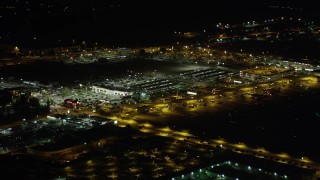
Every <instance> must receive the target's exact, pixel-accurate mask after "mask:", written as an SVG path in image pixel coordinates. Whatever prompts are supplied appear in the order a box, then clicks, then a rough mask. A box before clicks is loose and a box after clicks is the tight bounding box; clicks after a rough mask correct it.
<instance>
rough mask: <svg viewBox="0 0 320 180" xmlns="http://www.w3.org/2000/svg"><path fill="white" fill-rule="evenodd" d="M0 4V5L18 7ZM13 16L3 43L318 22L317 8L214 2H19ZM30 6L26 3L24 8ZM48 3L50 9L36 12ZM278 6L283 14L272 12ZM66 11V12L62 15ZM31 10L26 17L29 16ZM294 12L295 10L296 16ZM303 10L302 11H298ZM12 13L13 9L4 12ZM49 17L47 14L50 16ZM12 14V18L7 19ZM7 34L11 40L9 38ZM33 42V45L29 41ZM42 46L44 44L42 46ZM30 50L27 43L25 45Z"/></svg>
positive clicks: (4, 24)
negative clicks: (285, 19)
mask: <svg viewBox="0 0 320 180" xmlns="http://www.w3.org/2000/svg"><path fill="white" fill-rule="evenodd" d="M16 2H17V1H15V0H1V1H0V5H1V6H4V5H5V4H12V3H16ZM18 2H19V3H18V6H17V7H18V8H17V9H16V10H14V11H17V14H16V15H10V14H5V13H6V12H5V11H4V10H2V11H0V15H1V16H2V18H1V19H0V27H1V29H0V35H1V36H2V37H3V38H2V39H1V40H0V43H1V41H8V40H9V41H17V42H19V41H21V42H24V43H23V44H26V43H29V42H34V43H35V42H36V41H33V38H34V37H38V38H37V41H39V43H40V42H46V41H49V39H50V38H52V39H53V40H56V39H58V38H68V41H70V39H73V38H74V37H75V38H77V37H78V39H85V38H90V37H93V36H96V38H94V39H98V40H99V39H101V36H102V35H105V34H118V35H119V36H118V37H125V38H127V37H128V36H132V35H136V32H139V33H140V34H148V33H149V34H150V33H152V32H162V31H164V32H172V31H174V30H190V31H193V30H197V29H203V28H204V27H212V26H214V25H215V24H216V23H217V22H222V23H239V22H242V21H251V20H255V21H259V20H263V19H266V18H272V17H278V16H283V15H285V16H309V17H317V18H319V17H320V8H319V6H317V5H316V3H315V2H312V1H310V2H308V3H307V1H301V0H300V1H292V0H291V1H290V0H286V1H279V0H278V1H275V0H273V1H267V2H266V1H256V2H255V3H252V2H250V1H248V0H245V1H225V0H223V1H222V0H221V1H214V0H192V1H186V0H184V1H182V0H180V1H178V0H149V1H145V0H144V1H142V0H130V1H129V0H81V1H80V0H19V1H18ZM26 2H29V3H26ZM41 2H42V4H43V3H48V4H50V5H54V7H53V8H47V6H46V5H45V6H40V4H41ZM270 6H278V7H281V8H277V9H274V8H270ZM65 7H68V8H67V9H66V11H65V10H64V9H65ZM282 7H292V8H294V10H289V9H287V8H284V9H282ZM27 9H30V11H27ZM297 9H298V10H297ZM300 9H302V10H300ZM10 11H11V12H12V10H11V9H9V10H7V12H10ZM49 11H50V12H51V13H50V14H48V12H49ZM11 14H12V13H11ZM8 32H10V35H8ZM31 40H32V41H31ZM41 40H42V41H41ZM29 44H30V43H29Z"/></svg>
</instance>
